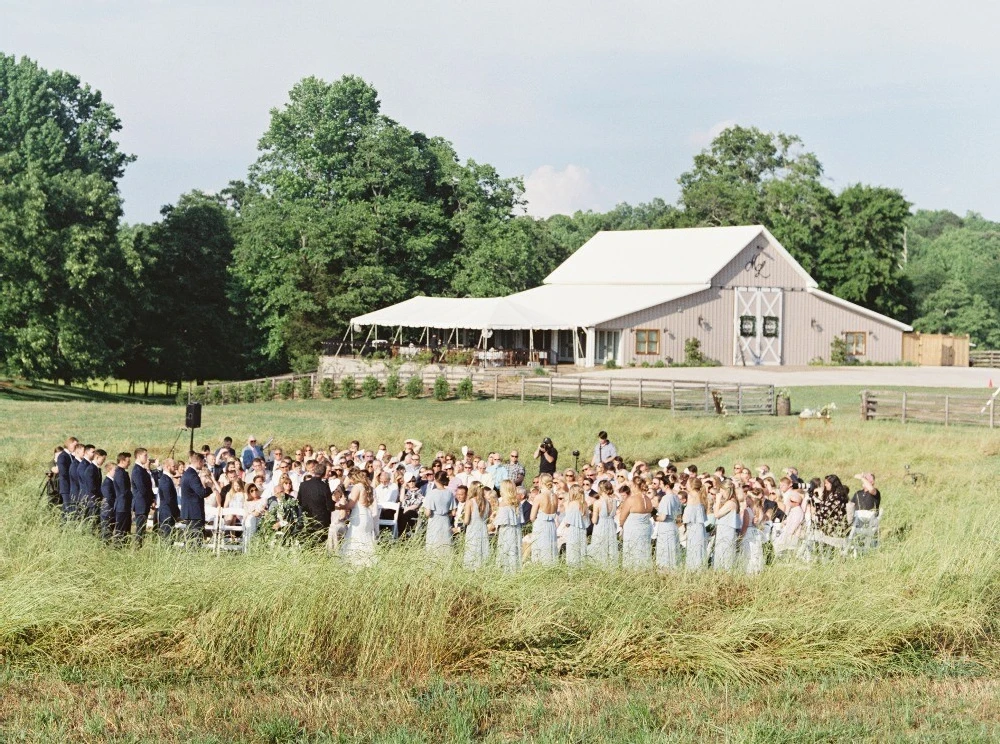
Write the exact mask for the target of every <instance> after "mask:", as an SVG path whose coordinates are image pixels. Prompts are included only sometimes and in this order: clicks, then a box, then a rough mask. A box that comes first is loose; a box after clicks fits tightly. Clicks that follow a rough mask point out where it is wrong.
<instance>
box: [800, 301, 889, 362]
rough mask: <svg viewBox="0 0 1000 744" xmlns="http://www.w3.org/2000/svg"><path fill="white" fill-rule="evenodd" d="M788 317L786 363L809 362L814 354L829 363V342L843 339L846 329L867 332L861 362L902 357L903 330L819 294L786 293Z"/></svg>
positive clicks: (884, 360)
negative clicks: (866, 344)
mask: <svg viewBox="0 0 1000 744" xmlns="http://www.w3.org/2000/svg"><path fill="white" fill-rule="evenodd" d="M785 319H786V322H785V329H786V336H785V338H784V358H785V364H795V365H801V364H808V363H809V361H810V360H811V359H814V358H815V357H821V358H822V359H823V360H824V361H827V362H829V361H830V342H831V341H833V339H834V338H835V337H837V336H839V337H841V338H843V336H844V332H845V331H865V332H867V333H868V349H867V352H868V353H867V354H866V355H865V356H864V357H863V358H862V361H872V362H898V361H900V359H902V356H903V332H902V331H901V330H899V329H898V328H894V327H893V326H891V325H888V324H886V323H883V322H881V321H878V320H875V319H874V318H869V317H868V316H866V315H862V314H860V313H856V312H853V311H851V310H848V309H847V308H842V307H839V306H837V305H834V304H833V303H832V302H827V301H826V300H823V299H820V298H819V297H817V296H816V295H811V294H807V293H805V292H786V293H785ZM813 321H815V326H814V324H813Z"/></svg>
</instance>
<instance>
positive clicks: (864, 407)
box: [861, 390, 868, 421]
mask: <svg viewBox="0 0 1000 744" xmlns="http://www.w3.org/2000/svg"><path fill="white" fill-rule="evenodd" d="M861 420H862V421H867V420H868V391H867V390H862V391H861Z"/></svg>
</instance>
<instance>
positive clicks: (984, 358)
mask: <svg viewBox="0 0 1000 744" xmlns="http://www.w3.org/2000/svg"><path fill="white" fill-rule="evenodd" d="M969 366H970V367H1000V350H992V351H991V350H989V349H983V350H981V351H970V352H969Z"/></svg>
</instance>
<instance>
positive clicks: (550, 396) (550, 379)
mask: <svg viewBox="0 0 1000 744" xmlns="http://www.w3.org/2000/svg"><path fill="white" fill-rule="evenodd" d="M549 405H550V406H551V405H552V375H549Z"/></svg>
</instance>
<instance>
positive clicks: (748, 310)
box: [733, 287, 784, 366]
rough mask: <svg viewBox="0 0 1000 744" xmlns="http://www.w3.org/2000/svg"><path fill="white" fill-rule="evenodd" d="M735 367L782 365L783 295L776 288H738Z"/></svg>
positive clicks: (734, 346) (734, 352)
mask: <svg viewBox="0 0 1000 744" xmlns="http://www.w3.org/2000/svg"><path fill="white" fill-rule="evenodd" d="M735 294H736V301H735V303H734V307H735V310H734V312H735V317H734V319H733V364H734V365H739V366H756V365H759V364H781V337H782V334H783V333H784V328H783V327H782V326H783V325H784V318H783V317H782V299H783V296H784V295H783V293H782V291H781V290H780V289H778V288H776V287H736V289H735Z"/></svg>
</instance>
